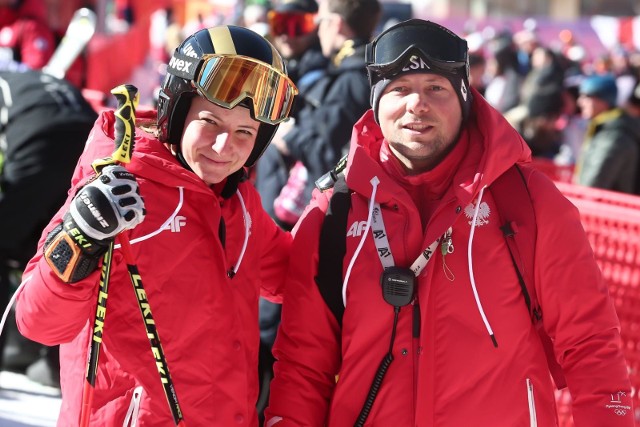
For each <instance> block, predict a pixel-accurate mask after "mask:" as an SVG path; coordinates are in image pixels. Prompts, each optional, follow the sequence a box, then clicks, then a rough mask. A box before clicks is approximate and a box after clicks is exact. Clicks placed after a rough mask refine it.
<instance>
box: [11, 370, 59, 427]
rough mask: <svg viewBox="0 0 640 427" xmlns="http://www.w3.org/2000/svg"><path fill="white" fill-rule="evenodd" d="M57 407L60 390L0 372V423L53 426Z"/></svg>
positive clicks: (29, 426)
mask: <svg viewBox="0 0 640 427" xmlns="http://www.w3.org/2000/svg"><path fill="white" fill-rule="evenodd" d="M59 410H60V390H58V389H56V388H52V387H46V386H42V385H40V384H38V383H34V382H33V381H31V380H29V379H28V378H27V377H25V376H24V375H20V374H16V373H13V372H6V371H2V372H0V427H50V426H55V425H56V419H57V418H58V411H59Z"/></svg>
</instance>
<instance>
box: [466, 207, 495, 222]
mask: <svg viewBox="0 0 640 427" xmlns="http://www.w3.org/2000/svg"><path fill="white" fill-rule="evenodd" d="M475 212H476V206H475V205H474V204H473V203H469V204H468V205H467V207H466V208H464V214H465V216H466V217H467V218H469V225H472V221H473V216H474V215H475ZM489 215H491V208H489V205H488V204H487V203H486V202H482V203H480V207H479V208H478V217H477V218H476V224H475V226H476V227H480V226H481V225H485V224H489Z"/></svg>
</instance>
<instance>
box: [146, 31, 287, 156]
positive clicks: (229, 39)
mask: <svg viewBox="0 0 640 427" xmlns="http://www.w3.org/2000/svg"><path fill="white" fill-rule="evenodd" d="M212 55H213V56H215V57H217V58H218V59H220V58H222V59H225V60H227V61H229V60H232V61H235V63H240V64H242V63H245V64H251V66H252V67H255V64H259V65H260V67H261V68H262V69H264V70H268V71H270V73H271V74H272V75H273V76H275V78H273V76H267V77H264V78H261V79H254V81H255V82H256V84H257V85H260V86H261V87H259V88H258V89H265V88H266V89H272V91H278V94H279V95H280V98H278V99H280V100H282V103H284V104H285V105H284V107H283V108H282V109H281V110H279V112H280V115H279V116H278V117H277V120H267V121H266V120H264V119H261V118H260V117H258V116H259V115H258V112H256V111H255V110H256V109H255V108H253V106H254V104H255V103H257V102H258V101H260V100H258V99H254V98H258V97H260V96H263V92H267V90H260V93H258V94H256V95H251V94H248V93H245V92H240V93H239V94H238V96H237V99H236V101H235V102H233V103H221V102H217V100H212V99H210V98H209V97H207V93H205V91H204V90H203V89H202V87H200V86H198V79H200V77H202V72H203V68H204V66H205V64H206V62H205V60H206V59H208V58H209V57H211V56H212ZM235 63H234V65H233V67H232V68H231V69H232V70H237V69H239V67H238V66H236V65H235ZM215 69H216V65H212V66H210V67H208V68H207V70H215ZM238 72H239V71H238ZM212 75H213V72H212ZM231 77H233V76H229V72H228V73H227V74H226V75H223V76H222V78H225V81H215V79H216V78H217V77H215V76H214V77H211V79H209V80H207V84H208V85H214V86H216V87H217V90H218V91H220V90H221V89H220V88H221V87H222V88H225V87H226V88H227V90H226V91H225V93H227V94H228V92H235V91H234V88H235V87H236V86H237V85H235V84H233V83H235V82H236V81H237V79H231ZM237 77H238V78H243V77H244V76H240V75H238V76H237ZM227 78H228V79H229V80H233V82H230V81H229V82H228V81H227ZM276 79H277V80H276ZM204 80H205V79H204V77H202V79H201V81H204ZM212 80H213V81H212ZM278 83H279V84H278ZM266 85H271V88H268V87H267V86H266ZM283 87H284V89H283ZM283 92H284V95H282V93H283ZM296 94H297V89H296V88H295V85H294V84H293V83H292V82H291V80H290V79H289V78H288V77H287V75H286V67H285V64H284V61H283V59H282V57H281V56H280V54H279V53H278V51H277V50H276V48H275V47H274V46H273V45H272V44H271V43H270V42H269V41H267V40H266V39H265V38H264V37H262V36H261V35H259V34H258V33H256V32H254V31H251V30H249V29H247V28H244V27H239V26H234V25H220V26H216V27H212V28H205V29H202V30H199V31H197V32H196V33H194V34H193V35H191V36H189V37H187V38H186V39H185V40H184V41H183V42H182V43H181V44H180V46H178V47H177V48H176V50H175V52H174V54H173V56H172V57H171V60H170V61H169V64H168V67H167V75H166V77H165V79H164V82H163V84H162V87H161V88H160V92H159V97H158V129H159V139H160V141H162V142H166V143H169V144H172V145H180V140H181V138H182V132H183V129H184V125H185V119H186V116H187V112H188V111H189V107H190V106H191V100H192V99H193V97H195V96H201V97H204V98H205V99H207V100H209V101H210V102H215V103H216V104H219V105H221V106H223V107H225V108H233V107H235V105H237V104H238V103H240V102H242V103H243V104H244V105H246V106H248V107H250V108H249V109H250V111H251V115H252V117H253V118H254V119H256V120H258V121H260V126H259V127H258V134H257V136H256V142H255V145H254V147H253V150H252V151H251V154H250V155H249V158H248V159H247V161H246V163H245V166H253V165H254V164H255V162H256V161H257V160H258V158H259V157H260V156H261V155H262V153H263V152H264V150H265V149H266V148H267V146H268V145H269V143H270V142H271V139H272V138H273V135H274V134H275V132H276V130H277V129H278V125H279V123H280V122H281V121H283V120H285V119H286V118H287V116H288V114H289V111H290V108H291V103H292V102H293V98H294V96H295V95H296ZM246 98H251V99H246ZM252 101H253V102H252ZM273 104H274V102H273V99H271V98H268V99H265V100H262V103H261V105H263V106H266V107H265V108H273Z"/></svg>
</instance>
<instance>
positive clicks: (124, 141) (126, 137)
mask: <svg viewBox="0 0 640 427" xmlns="http://www.w3.org/2000/svg"><path fill="white" fill-rule="evenodd" d="M111 93H113V94H114V95H115V96H116V98H117V99H118V105H119V107H120V108H118V110H117V112H116V146H117V147H118V148H122V147H123V146H125V145H128V147H127V148H125V149H124V150H118V149H117V150H116V153H117V152H118V151H121V153H120V154H121V156H122V157H121V158H118V156H115V155H114V158H115V159H116V160H117V161H120V162H122V163H126V162H129V161H130V160H131V154H132V152H133V143H134V141H133V139H134V132H135V105H136V104H137V98H135V99H136V101H135V102H133V104H132V100H133V99H134V97H135V96H136V94H137V89H136V88H135V87H134V86H131V85H122V86H118V87H117V88H115V89H113V90H112V91H111ZM123 106H124V107H125V108H124V109H123V108H122V107H123ZM127 106H130V108H126V107H127ZM121 110H122V111H123V112H124V113H126V114H128V117H127V116H126V115H125V114H118V111H121ZM114 154H115V153H114ZM118 241H119V242H120V246H121V249H122V254H123V255H124V260H125V263H126V264H127V270H128V272H129V277H130V279H131V284H132V285H133V289H134V291H135V294H136V301H137V302H138V307H139V308H140V314H141V315H142V320H143V323H144V326H145V330H146V332H147V338H148V339H149V343H150V344H151V352H152V354H153V357H154V359H155V364H156V368H157V369H158V373H159V374H160V381H161V382H162V387H163V390H164V394H165V397H166V398H167V403H168V404H169V409H170V410H171V415H172V416H173V422H174V423H175V425H176V426H179V427H186V424H185V422H184V418H183V415H182V410H181V409H180V404H179V403H178V395H177V393H176V390H175V387H174V385H173V380H172V379H171V374H170V373H169V365H168V364H167V360H166V358H165V355H164V351H163V349H162V344H161V343H160V335H159V334H158V328H157V327H156V323H155V320H154V319H153V315H152V314H151V306H150V305H149V300H148V299H147V294H146V292H145V290H144V287H143V285H142V277H141V276H140V272H139V271H138V266H137V265H136V262H135V259H134V257H133V253H132V252H131V243H130V242H129V238H128V236H127V234H126V233H120V234H119V235H118Z"/></svg>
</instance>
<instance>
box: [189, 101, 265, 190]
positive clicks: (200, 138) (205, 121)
mask: <svg viewBox="0 0 640 427" xmlns="http://www.w3.org/2000/svg"><path fill="white" fill-rule="evenodd" d="M259 126H260V123H259V122H258V121H256V120H254V119H252V118H251V114H250V112H249V109H248V108H245V107H243V106H236V107H235V108H233V109H231V110H228V109H226V108H223V107H220V106H218V105H216V104H213V103H211V102H209V101H207V100H206V99H204V98H201V97H199V96H197V97H195V98H194V99H193V100H192V102H191V107H190V108H189V112H188V113H187V118H186V120H185V126H184V131H183V133H182V155H183V156H184V159H185V160H186V162H187V164H188V165H189V166H190V167H191V169H193V171H194V172H195V173H196V175H198V176H199V177H200V178H201V179H202V180H203V181H204V182H205V183H207V185H213V184H217V183H219V182H222V181H223V180H224V179H225V178H226V177H228V176H229V175H231V174H232V173H234V172H236V171H238V170H239V169H240V168H242V166H243V165H244V164H245V162H246V161H247V159H248V158H249V155H250V154H251V151H252V150H253V146H254V144H255V142H256V136H257V134H258V127H259Z"/></svg>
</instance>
